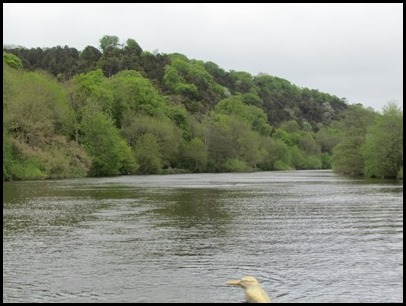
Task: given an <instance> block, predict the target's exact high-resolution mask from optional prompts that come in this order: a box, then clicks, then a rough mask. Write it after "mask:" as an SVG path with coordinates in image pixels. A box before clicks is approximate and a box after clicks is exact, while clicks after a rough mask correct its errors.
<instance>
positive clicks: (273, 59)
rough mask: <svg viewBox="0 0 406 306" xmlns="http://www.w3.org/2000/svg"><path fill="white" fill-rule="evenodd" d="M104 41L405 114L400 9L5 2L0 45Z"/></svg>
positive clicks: (82, 45)
mask: <svg viewBox="0 0 406 306" xmlns="http://www.w3.org/2000/svg"><path fill="white" fill-rule="evenodd" d="M103 35H116V36H118V37H119V38H120V41H121V42H123V43H124V42H125V41H126V40H127V38H133V39H135V40H136V41H137V42H138V44H139V45H140V46H141V48H143V50H147V51H151V52H152V51H154V50H156V49H157V50H158V52H161V53H173V52H179V53H182V54H184V55H186V56H187V57H188V58H194V59H199V60H204V61H212V62H214V63H216V64H218V65H219V66H220V67H222V68H223V69H225V70H226V71H228V70H237V71H247V72H249V73H251V74H252V75H257V74H258V73H260V72H263V73H268V74H270V75H273V76H278V77H281V78H285V79H287V80H289V81H290V82H291V83H293V84H296V85H298V86H300V87H309V88H311V89H318V90H320V91H322V92H327V93H330V94H333V95H336V96H338V97H340V98H343V97H344V98H347V100H348V102H349V103H350V104H353V103H362V104H363V105H364V106H366V107H368V106H370V107H373V108H374V109H376V110H377V111H381V110H382V107H383V106H384V105H385V104H386V103H387V102H388V101H390V100H395V101H396V102H397V103H398V105H399V106H401V107H402V108H403V4H402V3H392V4H383V3H381V4H351V3H350V4H348V3H347V4H337V3H336V4H311V3H307V4H297V3H295V4H281V3H276V4H274V3H267V4H224V3H223V4H216V3H189V4H179V3H177V4H162V3H154V4H145V3H133V4H124V3H118V4H108V3H102V4H89V3H85V4H83V3H82V4H76V3H71V4H69V3H62V4H61V3H54V4H38V3H35V4H29V3H3V44H16V45H21V46H25V47H27V48H32V47H41V48H43V47H54V46H58V45H61V46H65V45H68V46H69V47H74V48H77V49H78V50H79V51H81V50H83V49H84V48H85V47H86V46H87V45H91V46H94V47H99V39H100V38H101V37H103Z"/></svg>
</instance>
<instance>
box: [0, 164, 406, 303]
mask: <svg viewBox="0 0 406 306" xmlns="http://www.w3.org/2000/svg"><path fill="white" fill-rule="evenodd" d="M245 275H252V276H255V277H257V279H258V280H260V282H261V283H262V286H263V287H264V289H265V291H267V292H268V294H269V296H270V297H271V298H272V300H273V302H275V303H305V302H315V303H325V302H326V303H329V302H346V303H350V302H354V303H357V302H377V303H381V302H384V303H386V302H399V303H401V302H403V182H402V181H400V182H397V181H383V180H363V179H352V178H347V177H343V176H339V175H336V174H334V173H332V172H331V171H328V170H323V171H307V170H306V171H284V172H278V171H275V172H255V173H238V174H237V173H227V174H179V175H151V176H120V177H113V178H82V179H67V180H47V181H26V182H6V183H3V302H28V303H30V302H57V303H59V302H61V303H62V302H75V303H79V302H85V303H86V302H128V303H129V302H158V303H160V302H165V303H178V302H181V303H182V302H183V303H187V302H189V303H193V302H208V303H211V302H220V303H221V302H226V303H230V302H243V301H244V292H243V289H241V288H238V287H231V286H228V285H226V284H225V283H226V281H227V280H230V279H236V278H240V277H242V276H245Z"/></svg>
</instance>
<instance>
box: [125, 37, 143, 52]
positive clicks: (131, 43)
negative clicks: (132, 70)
mask: <svg viewBox="0 0 406 306" xmlns="http://www.w3.org/2000/svg"><path fill="white" fill-rule="evenodd" d="M126 48H127V49H129V50H131V51H134V52H135V53H136V54H137V55H138V56H140V55H141V53H142V49H141V47H140V45H139V44H138V43H137V42H136V41H135V39H132V38H129V39H127V46H126Z"/></svg>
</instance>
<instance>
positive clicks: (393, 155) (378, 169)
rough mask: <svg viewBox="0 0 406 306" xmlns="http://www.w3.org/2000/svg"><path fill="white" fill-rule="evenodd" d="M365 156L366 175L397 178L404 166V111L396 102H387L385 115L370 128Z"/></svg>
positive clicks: (365, 146) (384, 110) (364, 148)
mask: <svg viewBox="0 0 406 306" xmlns="http://www.w3.org/2000/svg"><path fill="white" fill-rule="evenodd" d="M363 156H364V158H365V163H364V164H365V166H364V173H365V175H366V176H369V177H383V178H385V177H387V178H396V177H397V176H398V174H399V173H400V171H401V169H402V167H403V113H402V111H401V109H400V108H399V107H398V106H397V105H396V103H394V102H389V103H387V104H386V105H385V107H384V109H383V115H382V116H379V117H378V118H377V120H376V122H375V124H374V125H373V126H371V127H370V128H369V129H368V132H367V135H366V141H365V145H364V147H363ZM402 171H403V170H402Z"/></svg>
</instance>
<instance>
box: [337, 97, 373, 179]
mask: <svg viewBox="0 0 406 306" xmlns="http://www.w3.org/2000/svg"><path fill="white" fill-rule="evenodd" d="M375 117H376V114H375V113H374V112H373V110H370V109H365V108H363V107H362V105H359V104H356V105H351V106H350V107H349V108H348V110H347V111H346V114H345V117H344V120H343V122H342V125H343V136H342V139H341V141H340V143H338V144H337V145H336V146H335V148H334V151H333V170H334V171H335V172H337V173H343V174H348V175H352V176H362V175H363V174H364V157H363V154H362V147H363V145H364V143H365V139H366V134H367V130H368V128H369V127H370V126H371V125H373V124H374V121H375Z"/></svg>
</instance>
